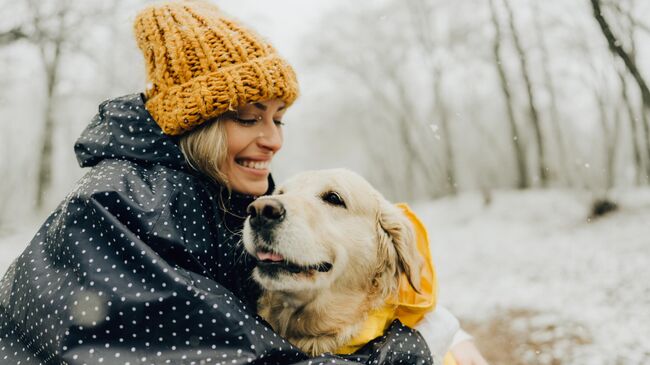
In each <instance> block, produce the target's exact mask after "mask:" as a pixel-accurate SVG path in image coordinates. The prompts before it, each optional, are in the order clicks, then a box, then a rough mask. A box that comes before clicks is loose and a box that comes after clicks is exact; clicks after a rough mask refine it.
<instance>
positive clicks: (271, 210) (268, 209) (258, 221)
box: [246, 198, 286, 227]
mask: <svg viewBox="0 0 650 365" xmlns="http://www.w3.org/2000/svg"><path fill="white" fill-rule="evenodd" d="M246 211H247V212H248V214H249V215H250V216H251V218H250V223H251V225H252V226H254V227H261V226H264V225H271V224H276V223H280V222H282V220H283V219H284V216H285V213H286V211H285V210H284V206H283V205H282V203H281V202H280V201H279V200H276V199H272V198H263V199H257V200H256V201H254V202H252V203H251V204H250V205H249V206H248V208H247V209H246Z"/></svg>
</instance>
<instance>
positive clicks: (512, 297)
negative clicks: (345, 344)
mask: <svg viewBox="0 0 650 365" xmlns="http://www.w3.org/2000/svg"><path fill="white" fill-rule="evenodd" d="M612 197H614V198H615V199H616V200H617V202H618V203H619V205H620V207H621V209H620V211H618V212H614V213H611V214H610V215H607V216H604V217H601V218H599V219H595V220H588V219H587V217H588V216H589V208H590V203H591V198H592V197H591V196H590V195H589V194H585V193H582V194H580V193H575V192H559V191H529V192H523V193H522V192H500V193H495V194H494V196H493V199H492V203H491V204H490V205H487V206H485V205H484V204H483V199H482V197H481V196H480V195H471V194H469V195H464V196H461V197H459V198H450V199H444V200H440V201H437V202H433V203H426V204H420V205H416V206H415V210H416V211H417V212H418V213H419V214H420V215H421V217H422V219H423V221H424V222H425V224H426V225H427V227H429V234H430V236H431V240H432V249H433V255H434V258H435V261H436V264H437V270H438V275H439V283H440V288H441V290H440V301H441V302H442V303H444V304H445V305H446V306H447V307H448V308H450V309H451V310H452V312H454V313H455V314H456V315H458V316H459V317H460V318H461V321H462V322H463V324H465V323H467V327H469V328H470V329H471V330H472V331H473V332H474V333H475V334H476V335H477V336H480V337H479V338H478V342H479V343H480V344H481V345H482V346H483V348H484V350H485V351H486V352H488V353H490V354H491V355H492V358H493V359H494V360H497V359H498V360H504V359H508V361H509V362H498V363H504V364H511V363H513V362H516V363H522V364H594V365H598V364H626V365H632V364H650V190H637V191H633V192H630V191H628V192H624V193H619V194H612ZM503 336H505V340H504V339H503V338H501V339H500V337H503ZM493 346H498V347H499V348H498V349H495V348H492V347H493ZM500 352H501V353H502V354H501V355H504V356H499V353H500ZM503 352H508V353H507V354H505V353H503ZM504 361H505V360H504ZM493 363H497V362H496V361H493Z"/></svg>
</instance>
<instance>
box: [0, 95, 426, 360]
mask: <svg viewBox="0 0 650 365" xmlns="http://www.w3.org/2000/svg"><path fill="white" fill-rule="evenodd" d="M75 150H76V153H77V157H78V159H79V163H80V165H82V166H84V167H90V171H89V172H88V173H87V174H86V175H85V176H84V177H83V178H82V179H81V180H80V181H79V183H78V185H77V187H76V188H75V189H74V190H73V192H72V193H70V194H69V195H68V196H67V197H66V198H65V200H64V201H63V202H62V203H61V204H60V205H59V207H58V208H57V209H56V210H55V211H54V212H53V213H52V214H51V215H50V217H49V218H48V219H47V220H46V222H45V223H44V224H43V226H42V227H41V228H40V230H39V231H38V233H37V234H36V236H35V237H34V239H33V240H32V241H31V243H30V244H29V246H28V247H27V249H26V250H25V251H24V252H23V253H22V254H21V256H20V257H18V259H16V261H14V263H13V264H12V265H11V267H10V268H9V270H8V271H7V273H6V274H5V276H4V279H3V281H2V282H1V283H0V364H125V365H127V364H128V365H132V364H197V365H198V364H219V365H226V364H244V363H249V362H255V363H257V364H289V363H305V364H313V365H317V364H325V363H328V364H329V363H338V364H342V363H349V362H352V361H358V362H364V363H367V364H393V363H394V364H401V363H404V364H427V363H431V358H430V356H429V354H428V349H427V347H426V345H425V344H424V341H423V340H422V339H421V337H420V336H419V334H418V333H417V332H415V331H412V330H410V329H408V328H406V327H404V326H402V325H401V324H400V323H399V322H396V323H394V324H393V326H391V329H389V331H388V332H387V334H386V335H385V336H383V337H381V338H379V339H377V340H375V341H373V342H372V343H370V344H369V345H367V346H366V347H365V348H364V349H362V350H361V351H359V353H358V354H355V355H352V356H349V357H347V359H346V358H343V357H339V356H335V355H326V356H322V357H318V358H315V359H308V358H307V356H306V355H305V354H303V353H301V352H300V351H298V350H297V349H295V348H294V347H293V346H291V345H290V344H289V343H288V342H286V341H285V340H284V339H282V338H280V337H279V336H278V335H276V334H275V333H273V331H272V330H271V329H270V328H269V327H268V326H267V325H266V323H265V322H264V321H263V320H261V319H259V317H257V316H256V315H255V302H256V299H257V297H258V296H259V288H258V287H257V286H256V285H255V284H254V282H253V281H252V280H251V279H250V271H251V270H252V268H253V265H254V262H253V260H252V259H251V258H250V257H249V256H247V255H245V254H244V251H243V249H242V247H241V245H240V239H241V234H240V230H241V227H242V224H243V218H244V211H245V208H246V206H247V205H248V204H249V203H250V202H251V201H252V200H253V197H250V196H245V195H241V194H237V193H232V194H227V191H225V190H224V189H220V187H218V186H215V185H214V184H211V183H210V182H209V181H207V180H206V179H204V178H202V177H201V176H199V175H198V174H197V173H195V172H192V171H191V170H190V169H188V168H187V165H186V164H185V162H184V159H183V157H182V155H181V152H180V150H179V148H178V146H177V145H176V143H175V141H174V139H173V138H171V137H169V136H166V135H164V134H162V132H161V131H160V129H159V127H158V126H157V125H156V124H155V123H154V122H153V121H152V120H151V116H150V115H149V114H148V113H147V111H146V110H145V109H144V106H143V102H142V98H141V97H140V96H139V95H131V96H126V97H122V98H118V99H114V100H111V101H107V102H104V103H103V104H102V105H101V106H100V111H99V114H98V116H97V117H95V118H94V119H93V121H92V122H91V123H90V125H89V126H88V128H86V130H85V131H84V133H83V134H82V136H81V138H80V139H79V141H78V142H77V144H76V145H75ZM271 183H272V181H271ZM223 207H225V208H226V211H224V209H223Z"/></svg>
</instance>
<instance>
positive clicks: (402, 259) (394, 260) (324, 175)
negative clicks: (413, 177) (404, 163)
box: [243, 169, 423, 355]
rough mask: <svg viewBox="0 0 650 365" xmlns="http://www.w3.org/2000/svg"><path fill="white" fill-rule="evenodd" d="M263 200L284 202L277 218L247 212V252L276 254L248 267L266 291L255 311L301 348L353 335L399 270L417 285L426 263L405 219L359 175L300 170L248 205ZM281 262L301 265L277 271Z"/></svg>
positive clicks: (328, 345)
mask: <svg viewBox="0 0 650 365" xmlns="http://www.w3.org/2000/svg"><path fill="white" fill-rule="evenodd" d="M331 193H336V194H338V196H340V198H341V199H342V201H343V203H344V205H345V206H342V205H337V204H335V203H338V202H337V201H336V199H333V196H332V195H331ZM332 201H334V203H332ZM268 204H271V205H274V206H278V205H279V206H281V207H282V209H283V213H282V217H281V218H280V221H278V222H273V223H272V224H266V225H264V224H260V223H259V221H255V220H253V222H257V224H251V221H252V218H251V217H249V218H248V219H247V220H246V223H245V225H244V231H243V241H244V247H245V248H246V250H247V251H248V253H249V254H251V255H253V256H255V257H258V258H259V257H261V256H260V252H267V253H272V254H274V255H276V256H274V257H275V260H267V261H266V264H267V265H266V266H263V265H261V264H260V265H258V267H256V268H255V270H254V271H253V277H254V279H255V280H256V281H257V282H258V283H259V284H260V285H261V286H262V287H263V289H264V290H265V292H264V294H263V295H262V297H261V298H260V301H259V310H258V312H259V314H260V315H261V316H262V318H264V319H265V320H266V321H267V322H269V324H271V326H272V327H273V329H274V330H275V331H276V332H278V333H279V334H280V335H282V336H283V337H284V338H286V339H288V340H289V341H290V342H291V343H293V344H294V345H296V346H298V347H299V348H300V349H302V350H303V351H305V352H306V353H308V354H311V355H318V354H321V353H325V352H334V351H335V350H337V349H338V348H340V347H341V346H343V345H345V344H346V343H347V342H348V341H350V340H351V339H352V338H353V336H354V335H356V334H357V332H358V331H359V330H360V328H361V326H362V324H363V323H364V321H365V319H366V318H367V314H368V313H369V312H370V311H371V310H372V309H375V308H378V307H380V306H383V305H384V304H385V303H386V300H387V299H388V298H389V297H390V296H391V295H394V294H396V292H397V289H398V287H397V286H398V282H399V281H398V280H399V276H400V274H401V273H402V272H403V273H405V274H406V275H407V277H408V279H409V282H410V283H411V285H412V286H413V287H414V288H415V289H416V290H419V284H420V279H419V275H420V268H421V265H422V263H423V262H422V259H421V256H420V255H419V253H418V250H417V247H416V243H415V238H414V233H413V228H412V226H411V224H410V222H409V221H408V219H407V218H406V217H405V216H404V214H403V213H402V212H401V211H400V209H399V208H397V207H395V206H394V205H392V204H390V203H389V202H388V201H387V200H386V199H385V198H383V197H382V196H381V194H379V193H378V192H377V191H376V190H375V189H374V188H373V187H372V186H371V185H370V184H369V183H368V182H366V181H365V180H364V179H363V178H362V177H360V176H359V175H357V174H355V173H353V172H351V171H348V170H344V169H335V170H323V171H310V172H305V173H301V174H299V175H297V176H295V177H293V178H292V179H290V180H288V181H287V182H286V183H284V184H283V185H282V186H279V187H278V188H276V190H275V192H274V194H273V195H271V196H266V197H261V198H259V199H257V200H256V201H255V202H254V203H253V204H252V205H251V207H249V212H250V211H251V209H253V213H256V214H258V215H259V214H261V212H262V210H263V209H264V207H265V206H266V205H268ZM254 205H255V206H254ZM256 209H257V210H256ZM254 216H255V214H254ZM253 219H254V218H253ZM266 223H268V222H266ZM277 255H281V256H282V260H283V261H279V260H278V257H279V256H277ZM267 257H268V255H267ZM278 263H279V264H282V263H284V264H286V263H292V264H293V265H294V266H293V267H294V268H295V267H301V268H304V270H303V269H301V270H302V271H300V272H298V273H295V272H291V271H290V270H283V269H281V268H280V269H279V270H275V269H276V268H277V267H278V266H282V265H276V264H278ZM269 264H270V265H269ZM329 265H331V266H329ZM269 266H273V267H272V269H271V270H270V271H268V270H266V269H265V267H266V268H268V267H269ZM307 267H309V268H310V269H308V268H307ZM316 268H319V269H316ZM327 268H329V270H328V269H327Z"/></svg>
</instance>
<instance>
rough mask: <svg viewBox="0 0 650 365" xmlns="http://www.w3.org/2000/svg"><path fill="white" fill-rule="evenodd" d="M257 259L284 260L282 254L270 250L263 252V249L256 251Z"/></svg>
mask: <svg viewBox="0 0 650 365" xmlns="http://www.w3.org/2000/svg"><path fill="white" fill-rule="evenodd" d="M257 259H258V260H260V261H264V260H269V261H284V257H283V256H282V255H278V254H277V253H271V252H263V251H258V252H257Z"/></svg>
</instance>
